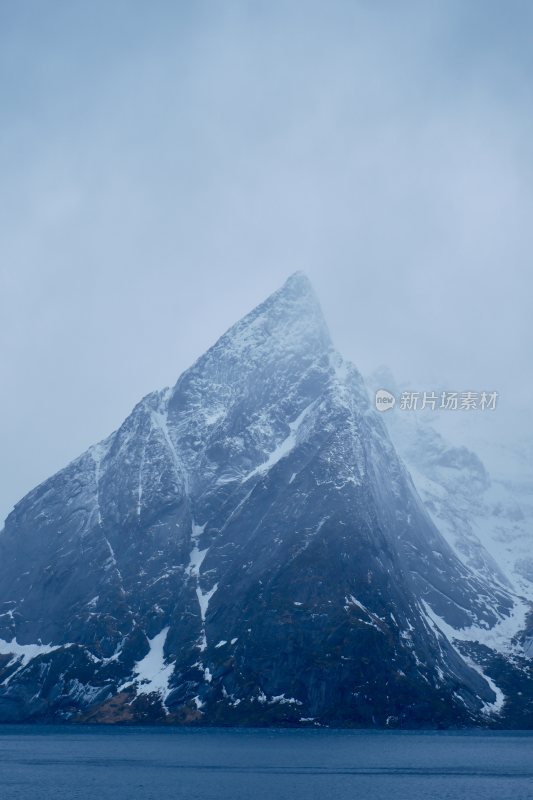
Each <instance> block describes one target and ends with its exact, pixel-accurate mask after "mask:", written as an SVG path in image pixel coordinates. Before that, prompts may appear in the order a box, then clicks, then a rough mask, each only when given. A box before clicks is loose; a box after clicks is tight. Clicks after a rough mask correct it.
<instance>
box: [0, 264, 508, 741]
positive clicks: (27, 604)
mask: <svg viewBox="0 0 533 800" xmlns="http://www.w3.org/2000/svg"><path fill="white" fill-rule="evenodd" d="M511 607H512V600H511V598H510V597H509V594H508V593H507V592H506V591H505V590H504V589H502V588H501V587H498V586H494V585H492V584H491V583H490V582H488V581H486V580H485V579H484V578H483V577H480V576H478V575H476V574H475V573H474V572H472V571H471V570H469V568H468V567H467V566H465V565H463V564H462V563H461V561H460V560H458V559H457V557H456V556H455V554H454V552H453V550H452V549H451V548H450V547H449V546H448V545H447V543H446V542H445V540H444V539H443V538H442V537H441V535H440V534H439V531H438V530H437V528H436V527H435V526H434V525H433V523H432V522H431V520H430V518H429V516H428V514H427V512H426V510H425V509H424V508H423V506H422V504H421V502H420V500H419V498H418V496H417V495H416V492H415V490H414V488H413V485H412V483H411V481H410V478H409V475H408V473H407V472H406V470H405V468H404V467H403V465H402V464H401V462H400V460H399V459H398V457H397V455H396V452H395V450H394V447H393V445H392V442H391V440H390V438H389V437H388V434H387V431H386V428H385V426H384V424H383V420H382V418H381V417H380V416H379V415H378V413H377V412H376V411H374V410H373V409H372V407H371V406H370V405H369V402H368V397H367V394H366V390H365V386H364V383H363V381H362V379H361V376H360V375H359V373H358V372H357V370H356V369H355V368H354V367H353V366H351V365H350V364H348V363H346V362H344V361H343V360H342V358H341V357H340V356H339V355H338V354H337V353H336V351H335V350H334V349H333V347H332V344H331V340H330V337H329V333H328V330H327V326H326V323H325V321H324V317H323V315H322V312H321V310H320V306H319V303H318V301H317V299H316V297H315V294H314V292H313V289H312V287H311V285H310V283H309V281H308V279H307V278H306V277H305V276H304V275H303V274H301V273H295V274H294V275H292V276H291V277H290V278H289V279H288V280H287V281H286V283H285V284H284V286H282V287H281V289H279V290H278V291H277V292H274V294H272V295H271V296H270V297H269V298H267V300H265V302H264V303H262V304H261V305H259V306H257V308H255V309H254V310H253V311H251V312H250V313H249V314H248V315H247V316H245V317H244V318H243V319H242V320H241V321H239V322H237V323H236V324H235V325H234V326H233V327H232V328H230V329H229V330H228V331H227V332H226V333H225V334H224V335H223V336H222V337H221V338H220V339H219V340H218V341H217V342H216V343H215V344H214V345H213V347H211V348H210V349H209V350H208V351H207V352H206V353H205V354H204V355H203V356H202V357H201V358H199V359H198V361H197V362H196V363H195V364H194V365H193V366H192V367H191V368H190V369H188V370H186V372H184V373H183V375H182V376H181V377H180V378H179V379H178V381H177V383H176V385H175V386H174V388H173V389H169V390H164V391H162V392H154V393H152V394H151V395H148V396H147V397H146V398H144V400H143V401H141V402H140V403H139V404H138V405H137V406H136V407H135V409H134V410H133V412H132V413H131V414H130V415H129V417H128V418H127V419H126V420H125V422H124V423H123V425H122V426H121V427H120V429H119V430H118V431H117V432H116V433H114V434H112V435H111V436H110V437H108V439H107V440H105V442H102V443H101V444H100V445H97V446H95V447H93V448H91V449H90V450H89V451H88V452H87V453H85V454H83V455H82V456H80V458H78V459H76V461H74V462H72V463H71V464H70V465H68V466H67V467H66V468H65V469H64V470H62V471H61V472H60V473H58V474H57V475H55V476H53V477H52V478H50V479H49V480H48V481H46V482H45V483H44V484H42V485H41V486H40V487H39V489H38V490H36V491H34V492H33V493H30V494H29V495H28V496H27V497H26V498H24V500H22V501H21V502H20V503H19V504H17V506H16V508H15V511H14V512H13V513H12V514H11V515H10V517H9V518H8V520H7V521H6V528H5V531H4V533H3V535H2V536H1V537H0V720H5V719H17V720H23V719H32V718H35V719H40V720H50V719H53V720H58V719H75V720H78V721H79V720H86V719H92V720H95V721H102V722H106V721H127V720H133V721H134V720H141V719H143V720H145V719H165V720H167V721H172V722H177V723H179V722H198V721H203V722H207V723H214V724H216V723H222V724H228V723H232V722H234V723H236V724H250V723H257V722H259V723H260V724H265V723H268V722H269V721H270V722H275V723H278V724H279V723H283V722H284V721H289V722H290V723H291V724H294V723H298V722H305V720H308V719H309V718H311V717H312V718H313V719H319V720H322V721H323V722H324V723H325V724H350V725H351V724H356V725H360V724H364V725H376V724H377V725H385V724H389V722H388V720H394V721H395V724H398V725H402V724H410V723H412V722H415V723H418V722H422V723H425V724H428V723H430V722H431V720H433V721H435V722H437V723H440V724H464V723H465V722H468V721H470V722H471V721H472V720H474V721H479V720H480V719H483V713H484V711H486V710H487V708H494V704H498V702H499V695H497V693H496V692H495V691H494V690H493V687H492V684H491V683H490V682H488V681H487V680H485V678H484V677H483V676H482V675H480V674H479V673H478V671H476V669H475V668H474V669H473V668H472V667H471V666H470V663H469V661H468V660H467V661H465V660H463V658H462V655H461V653H459V652H458V651H457V650H456V649H454V647H453V646H452V645H451V644H450V641H449V640H448V639H447V638H446V635H445V634H444V633H443V631H444V630H447V628H446V626H448V628H449V627H451V626H455V628H460V629H463V628H468V627H469V626H471V625H473V624H474V623H477V624H478V626H479V625H481V626H483V627H484V628H487V629H488V628H492V627H493V626H494V625H495V624H496V623H497V622H498V620H501V619H502V618H506V617H508V616H509V611H510V608H511ZM439 626H440V627H439ZM43 643H44V644H43ZM491 703H492V704H493V705H492V706H491Z"/></svg>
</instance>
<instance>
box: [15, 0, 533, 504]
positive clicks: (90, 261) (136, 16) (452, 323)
mask: <svg viewBox="0 0 533 800" xmlns="http://www.w3.org/2000/svg"><path fill="white" fill-rule="evenodd" d="M532 30H533V4H532V3H531V2H528V0H523V2H519V1H518V0H505V1H504V0H501V2H491V0H477V1H476V0H468V2H467V1H466V0H461V1H459V2H454V0H441V1H440V2H431V0H423V2H410V1H409V0H407V1H406V2H396V0H394V2H393V1H392V0H390V1H389V2H387V1H386V0H384V1H383V2H379V0H376V1H374V0H373V1H372V2H371V0H359V1H358V0H351V1H350V2H335V0H327V1H326V0H322V2H313V1H312V0H302V2H291V1H290V0H284V2H276V0H269V1H268V2H266V0H264V1H263V2H261V1H260V0H257V2H224V0H220V2H218V1H217V0H211V2H205V3H204V2H199V1H198V0H195V2H179V0H176V2H163V1H162V0H155V1H154V2H136V1H135V0H127V2H121V1H120V0H111V2H110V1H109V0H90V2H89V0H85V1H84V2H77V1H76V0H64V2H62V1H60V0H48V2H46V3H45V2H40V1H39V2H30V0H21V1H20V2H16V3H14V2H10V0H0V168H1V190H0V204H1V205H0V248H1V250H0V270H1V286H0V289H1V292H0V354H1V363H0V370H1V371H0V376H1V389H2V391H1V393H0V447H1V449H0V459H1V483H0V517H3V516H5V514H7V512H8V511H9V510H10V508H11V506H12V505H13V503H15V502H16V501H17V500H18V499H20V497H21V496H22V495H23V494H24V493H25V492H26V491H28V490H30V489H31V488H32V487H33V486H34V485H35V484H36V483H38V482H39V481H41V480H43V479H44V478H46V477H48V475H50V474H51V473H52V472H54V471H55V470H57V469H58V468H60V467H61V466H63V465H64V464H65V463H66V462H67V461H69V460H70V459H72V458H73V457H75V456H76V455H78V454H79V453H80V452H81V451H82V450H84V449H85V448H86V447H87V446H89V445H90V444H92V443H93V442H95V441H97V440H99V439H101V438H102V437H104V436H105V435H107V434H108V433H109V432H110V431H111V430H113V429H114V428H116V427H117V426H118V425H119V424H120V422H121V421H122V419H123V418H124V417H125V416H126V415H127V413H128V412H129V411H130V409H131V408H132V406H133V405H134V404H135V403H136V402H137V401H138V400H139V399H140V398H141V397H142V396H143V395H144V394H146V393H147V392H149V391H151V390H152V389H155V388H159V387H162V386H166V385H168V384H172V383H174V381H175V380H176V378H177V376H178V374H179V373H180V372H181V371H182V370H183V369H184V368H186V367H187V366H188V365H189V364H190V363H191V362H192V361H193V360H194V359H195V358H196V357H197V356H198V355H199V354H201V352H202V351H203V350H205V348H206V347H208V346H209V345H210V344H211V343H212V342H213V341H214V340H215V339H216V338H217V337H218V336H219V335H220V334H221V333H222V332H223V331H224V330H225V329H226V328H227V327H229V326H230V325H231V324H232V323H233V322H234V321H236V320H237V319H238V318H239V317H240V316H242V315H243V314H244V313H246V312H247V311H248V310H249V309H250V308H252V307H253V306H254V305H256V304H257V303H258V302H260V301H261V300H262V299H264V297H265V296H266V295H267V294H269V293H270V292H271V291H273V290H274V289H276V288H277V287H278V286H279V285H280V284H281V283H282V282H283V281H284V280H285V279H286V277H287V276H288V275H289V274H290V273H291V272H293V271H294V270H297V269H303V270H304V271H305V272H307V274H308V275H309V277H310V278H311V280H312V281H313V283H314V285H315V288H316V291H317V293H318V295H319V297H320V299H321V301H322V304H323V308H324V311H325V314H326V317H327V319H328V321H329V324H330V328H331V331H332V334H333V337H334V340H335V341H336V343H337V345H338V347H339V349H340V350H341V351H342V352H343V354H344V355H346V356H348V357H349V358H351V359H352V360H353V361H354V362H355V363H356V364H357V365H358V366H359V367H360V369H361V370H362V371H363V372H369V371H370V370H372V369H373V368H374V367H376V366H378V365H380V364H382V363H385V364H388V365H390V366H391V367H392V369H393V370H394V371H395V372H396V373H397V374H399V375H401V376H403V377H409V378H411V377H412V378H413V379H416V381H418V383H420V381H422V380H426V379H427V376H429V379H431V378H432V376H435V377H436V378H437V379H438V380H439V381H441V383H444V382H446V381H447V382H448V384H449V385H450V387H451V388H454V387H455V388H459V389H465V390H466V389H478V388H479V389H482V388H491V389H492V388H494V389H497V390H499V391H500V392H501V393H502V399H505V402H508V403H509V402H511V398H512V402H516V403H519V402H521V401H524V402H527V403H529V399H530V397H531V393H532V390H533V381H532V376H531V353H532V344H533V342H532V338H533V337H532V329H533V326H532V322H531V300H532V294H533V293H532V285H533V278H532V274H531V273H532V271H531V254H532V252H533V248H532V244H533V243H532V238H533V225H532V219H533V213H532V212H533V181H532V168H533V131H532V113H533V112H532V109H533V104H532V97H531V95H532V87H533V69H532V66H533V65H532V57H533V56H532V53H533V51H532V48H531V35H532ZM430 388H431V387H430ZM520 420H521V424H528V425H530V423H529V419H528V416H527V415H526V414H523V415H522V416H521V417H520Z"/></svg>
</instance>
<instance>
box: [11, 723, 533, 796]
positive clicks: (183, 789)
mask: <svg viewBox="0 0 533 800" xmlns="http://www.w3.org/2000/svg"><path fill="white" fill-rule="evenodd" d="M0 798H1V799H2V800H30V799H31V800H36V799H37V800H39V799H40V798H43V800H44V798H46V800H49V798H50V800H64V799H65V800H66V798H68V800H75V799H76V798H79V799H80V800H81V799H82V798H83V800H85V798H91V800H132V798H133V800H137V798H143V800H152V799H153V800H166V798H169V799H170V798H172V799H173V800H176V799H177V798H187V800H195V799H196V798H201V800H247V799H248V798H250V800H266V799H267V798H268V800H273V799H274V800H277V798H280V800H281V799H283V800H285V798H287V800H289V799H290V800H315V799H317V798H321V799H322V798H327V799H328V800H329V798H335V799H336V800H357V798H361V799H363V798H364V800H444V798H449V799H450V800H462V799H463V798H464V799H465V800H493V799H494V800H526V798H527V800H530V799H533V735H528V734H519V733H517V734H514V733H505V734H494V733H492V734H490V733H489V734H472V733H467V734H449V733H393V732H387V733H369V732H360V731H329V730H322V731H318V730H310V731H306V730H302V731H284V730H281V731H280V730H268V731H266V730H183V729H171V730H168V729H167V730H160V729H153V728H152V729H150V728H128V729H124V728H121V729H118V728H101V727H88V728H75V729H73V728H50V727H42V728H41V727H39V728H36V727H27V726H24V727H15V728H14V727H7V726H0Z"/></svg>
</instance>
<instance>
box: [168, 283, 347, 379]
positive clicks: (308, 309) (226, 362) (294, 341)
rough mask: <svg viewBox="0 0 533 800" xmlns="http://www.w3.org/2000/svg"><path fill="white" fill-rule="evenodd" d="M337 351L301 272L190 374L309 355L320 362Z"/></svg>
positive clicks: (229, 333)
mask: <svg viewBox="0 0 533 800" xmlns="http://www.w3.org/2000/svg"><path fill="white" fill-rule="evenodd" d="M331 347H332V344H331V339H330V336H329V331H328V328H327V325H326V321H325V319H324V316H323V313H322V310H321V308H320V304H319V302H318V299H317V297H316V295H315V292H314V290H313V288H312V286H311V283H310V281H309V279H308V278H307V277H306V276H305V275H304V273H302V272H296V273H294V274H293V275H291V276H290V277H289V278H288V279H287V281H286V282H285V283H284V285H283V286H282V287H281V288H280V289H278V290H277V291H275V292H273V294H271V295H270V296H269V297H268V298H267V299H266V300H265V301H264V302H262V303H260V304H259V305H258V306H256V307H255V308H254V309H253V310H252V311H250V312H249V313H248V314H246V315H245V316H244V317H243V318H242V319H240V320H239V321H238V322H237V323H235V324H234V325H232V326H231V328H229V330H228V331H226V333H224V334H223V335H222V336H221V337H220V338H219V339H218V340H217V342H216V343H215V344H214V345H213V346H212V347H211V348H210V349H209V350H207V352H206V353H205V354H204V355H202V356H201V357H200V358H199V359H198V361H197V362H196V363H195V364H194V365H193V367H192V368H191V370H188V371H187V372H186V373H184V375H185V376H187V375H189V374H190V373H191V371H196V372H202V371H206V370H209V368H210V367H211V366H212V365H214V364H216V369H217V370H218V371H219V372H220V370H223V369H224V368H226V369H229V370H232V371H234V372H237V371H238V372H239V373H241V374H243V373H246V372H249V371H250V370H257V368H258V367H261V365H263V366H265V365H267V364H271V363H272V362H274V361H277V362H281V361H283V362H286V361H287V360H292V359H294V358H296V357H298V356H309V355H312V356H313V357H314V358H316V357H319V356H320V355H323V354H324V353H326V352H327V351H328V350H329V349H331ZM182 378H183V376H182ZM182 378H180V380H182ZM180 380H179V381H178V384H177V385H179V383H180Z"/></svg>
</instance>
